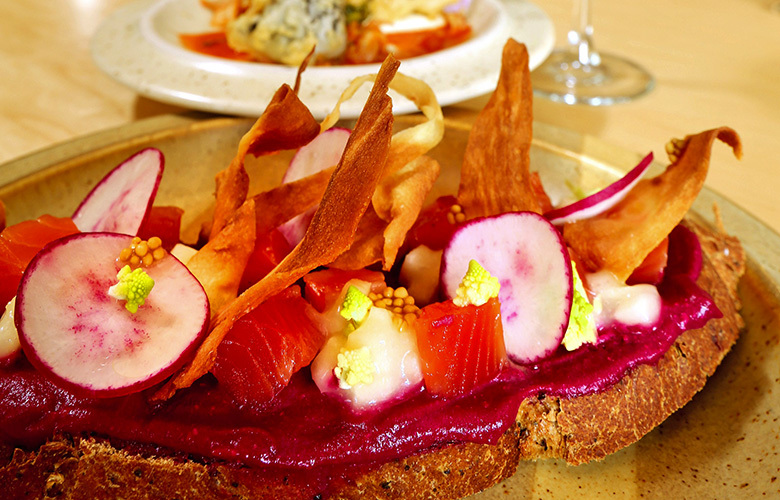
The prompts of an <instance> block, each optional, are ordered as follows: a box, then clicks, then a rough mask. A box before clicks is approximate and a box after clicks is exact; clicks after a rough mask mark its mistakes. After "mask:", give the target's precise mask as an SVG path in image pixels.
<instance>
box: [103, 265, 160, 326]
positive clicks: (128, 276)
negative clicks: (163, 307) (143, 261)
mask: <svg viewBox="0 0 780 500" xmlns="http://www.w3.org/2000/svg"><path fill="white" fill-rule="evenodd" d="M116 278H117V279H118V280H119V282H118V283H117V284H115V285H113V286H112V287H111V288H109V289H108V295H110V296H111V297H113V298H115V299H117V300H125V301H126V303H125V309H127V310H128V311H130V312H131V313H133V314H135V313H136V312H138V307H139V306H142V305H143V304H144V302H145V301H146V298H147V297H148V296H149V294H150V293H151V291H152V287H154V280H153V279H152V278H151V276H149V275H148V274H146V272H145V271H144V270H143V269H141V268H140V267H139V268H137V269H135V270H130V266H125V267H123V268H122V269H120V270H119V272H118V273H117V275H116Z"/></svg>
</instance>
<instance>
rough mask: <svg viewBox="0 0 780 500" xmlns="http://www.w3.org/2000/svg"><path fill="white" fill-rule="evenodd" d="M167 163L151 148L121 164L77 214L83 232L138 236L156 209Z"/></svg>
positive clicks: (104, 180) (75, 213)
mask: <svg viewBox="0 0 780 500" xmlns="http://www.w3.org/2000/svg"><path fill="white" fill-rule="evenodd" d="M164 166H165V159H164V158H163V154H162V153H161V152H160V151H159V150H157V149H154V148H147V149H144V150H142V151H139V152H138V153H136V154H134V155H133V156H131V157H130V158H128V159H127V160H125V161H123V162H122V163H120V164H119V165H118V166H117V167H115V168H114V169H113V170H112V171H111V172H109V173H108V174H107V175H106V176H105V177H103V179H102V180H101V181H100V182H99V183H98V184H97V185H96V186H95V187H94V188H93V189H92V191H90V193H89V194H88V195H87V196H86V197H85V198H84V200H83V201H82V202H81V205H79V207H78V208H77V209H76V211H75V212H74V214H73V222H75V223H76V227H78V228H79V230H80V231H82V232H101V231H108V232H114V233H122V234H130V235H135V234H137V233H138V229H139V228H140V227H141V224H142V223H143V222H144V219H146V216H147V215H148V213H149V211H150V210H151V208H152V203H153V202H154V197H155V195H156V194H157V188H158V187H159V185H160V179H161V178H162V173H163V168H164Z"/></svg>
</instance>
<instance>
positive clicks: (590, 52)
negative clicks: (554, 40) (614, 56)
mask: <svg viewBox="0 0 780 500" xmlns="http://www.w3.org/2000/svg"><path fill="white" fill-rule="evenodd" d="M568 39H569V44H570V45H571V46H572V49H573V50H574V51H576V53H577V60H578V61H579V62H580V64H582V65H583V66H598V65H599V63H600V62H601V59H600V57H599V54H598V52H597V51H596V49H595V48H594V46H593V23H591V20H590V0H575V4H574V28H573V29H572V30H570V31H569V33H568Z"/></svg>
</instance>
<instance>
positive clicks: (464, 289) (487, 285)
mask: <svg viewBox="0 0 780 500" xmlns="http://www.w3.org/2000/svg"><path fill="white" fill-rule="evenodd" d="M500 289H501V284H500V283H499V282H498V278H496V277H494V276H492V275H491V274H490V273H489V272H488V271H487V270H486V269H485V268H484V267H482V266H481V265H479V262H477V261H476V260H474V259H471V260H470V261H469V269H468V271H467V272H466V275H465V276H464V277H463V281H461V282H460V286H458V290H457V291H456V292H455V298H454V299H453V300H452V301H453V302H454V303H455V305H456V306H458V307H464V306H467V305H469V304H472V305H475V306H481V305H482V304H484V303H486V302H487V301H488V300H490V299H491V298H493V297H498V292H499V290H500Z"/></svg>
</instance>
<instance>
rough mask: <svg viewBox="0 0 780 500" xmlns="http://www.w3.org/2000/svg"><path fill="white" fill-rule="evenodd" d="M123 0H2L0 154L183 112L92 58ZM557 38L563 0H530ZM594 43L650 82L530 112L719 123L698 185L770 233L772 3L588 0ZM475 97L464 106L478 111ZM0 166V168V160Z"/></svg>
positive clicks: (577, 120)
mask: <svg viewBox="0 0 780 500" xmlns="http://www.w3.org/2000/svg"><path fill="white" fill-rule="evenodd" d="M127 1H128V0H57V1H55V2H51V1H46V0H26V1H24V2H10V1H9V2H2V3H0V32H2V33H3V37H2V38H3V40H2V42H0V67H2V72H3V78H2V82H3V83H2V91H0V163H5V162H7V161H9V160H12V159H15V158H18V157H21V156H23V155H27V154H29V153H31V152H34V151H37V150H40V149H42V148H46V147H49V146H52V145H55V144H57V143H61V142H64V141H68V140H70V139H72V138H74V137H78V136H82V135H84V134H89V133H92V132H96V131H100V130H104V129H107V128H112V127H120V126H123V125H127V124H129V123H132V122H136V121H138V120H141V119H144V118H147V117H152V116H158V115H163V114H169V113H181V112H184V111H185V110H183V109H181V108H178V107H175V106H170V105H167V104H163V103H159V102H156V101H152V100H149V99H147V98H144V97H141V96H139V95H138V94H136V93H135V92H133V91H132V90H130V89H128V88H125V87H123V86H122V85H120V84H118V83H116V82H115V81H113V80H111V79H110V78H109V77H108V76H106V75H104V74H103V73H102V72H101V71H100V70H99V69H98V68H97V67H96V66H95V65H94V64H93V62H92V60H91V58H90V54H89V40H90V37H91V35H92V34H93V33H94V32H95V30H96V29H97V27H98V25H99V24H100V22H101V21H102V20H103V19H105V18H106V16H108V15H109V13H110V12H112V11H113V10H114V9H116V8H117V7H119V6H121V5H123V4H125V3H127ZM538 4H539V5H540V6H541V7H542V8H544V9H545V10H546V11H547V12H548V14H549V15H550V17H551V18H552V19H553V21H554V22H555V26H556V30H557V41H558V44H559V45H560V44H563V43H564V40H565V33H566V31H567V30H568V29H569V27H570V23H571V17H572V16H571V10H572V2H571V0H544V1H543V2H542V1H539V3H538ZM593 9H594V12H593V19H594V25H595V29H596V43H597V46H598V48H600V49H601V50H602V51H605V52H606V51H608V52H613V53H618V54H622V55H625V56H628V57H630V58H632V59H634V60H635V61H637V62H639V63H641V64H642V65H644V66H645V67H646V68H647V69H649V70H650V71H651V72H652V73H653V74H654V75H655V77H656V79H657V86H656V88H655V90H654V91H653V92H652V93H651V94H649V95H648V96H646V97H644V98H642V99H639V100H637V101H635V102H632V103H629V104H622V105H616V106H610V107H585V106H567V105H563V104H554V103H551V102H547V101H544V100H541V99H537V100H536V102H535V110H534V112H535V118H536V119H537V120H539V121H542V122H547V123H550V124H553V125H558V126H562V127H566V128H569V129H572V130H575V131H578V132H582V133H586V134H590V135H591V136H594V137H596V138H597V139H600V140H603V141H607V142H609V143H612V144H615V145H617V146H620V147H622V148H625V149H628V150H631V151H636V152H637V153H644V152H648V151H653V152H654V153H655V154H656V157H657V158H663V157H664V153H663V146H664V144H665V143H666V142H667V141H668V140H669V139H670V138H672V137H681V136H683V135H685V134H688V133H693V132H698V131H701V130H704V129H708V128H712V127H716V126H720V125H729V126H732V127H734V128H735V129H736V130H737V131H738V132H739V133H740V134H741V136H742V139H743V142H744V150H745V154H744V158H743V160H742V161H736V160H735V159H734V158H733V157H732V156H731V154H730V152H729V151H728V150H727V148H725V147H716V149H715V151H714V153H713V164H712V167H711V170H710V174H709V177H708V180H707V185H708V186H709V187H710V188H712V189H714V190H715V191H717V192H719V193H721V194H724V195H725V196H726V197H728V198H729V199H731V200H732V201H734V202H735V203H737V204H738V205H739V206H741V207H743V208H744V209H745V210H747V211H748V212H750V213H752V214H754V215H755V216H756V217H758V218H759V219H760V220H762V221H763V222H764V223H766V224H767V225H769V226H770V227H772V228H773V229H775V230H776V231H778V232H780V203H778V195H777V190H778V189H779V188H780V179H778V172H779V171H780V155H779V154H778V152H777V150H776V148H777V145H778V142H779V141H778V140H777V136H778V134H780V84H778V82H780V9H778V8H777V2H774V1H772V0H741V1H740V0H690V1H688V2H683V3H680V2H673V1H672V0H657V1H655V2H622V1H620V0H599V1H598V2H593ZM484 102H485V99H484V98H477V99H473V100H471V101H468V102H466V103H464V104H462V105H461V106H462V107H466V108H468V109H478V108H479V107H480V106H481V105H482V104H483V103H484ZM0 168H2V167H0Z"/></svg>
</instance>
